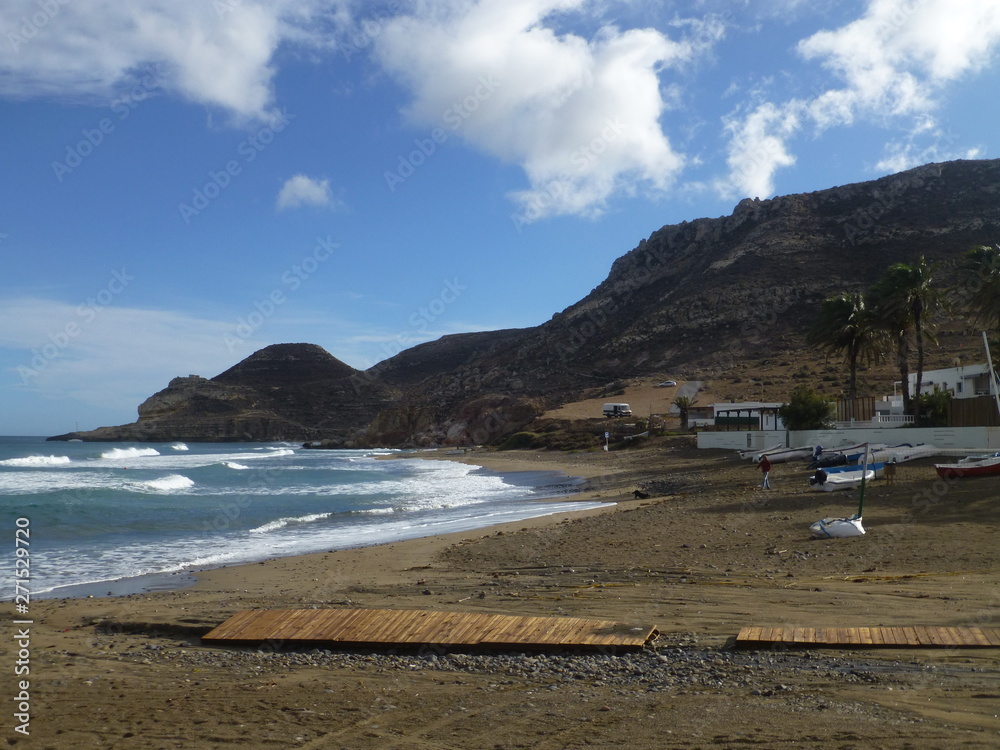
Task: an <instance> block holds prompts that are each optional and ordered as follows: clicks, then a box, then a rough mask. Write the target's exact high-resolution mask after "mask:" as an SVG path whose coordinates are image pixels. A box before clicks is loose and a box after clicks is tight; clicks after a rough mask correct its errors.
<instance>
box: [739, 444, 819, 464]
mask: <svg viewBox="0 0 1000 750" xmlns="http://www.w3.org/2000/svg"><path fill="white" fill-rule="evenodd" d="M812 454H813V448H812V446H811V445H806V446H803V447H801V448H781V449H779V450H774V451H767V452H766V453H764V454H763V455H765V456H767V460H768V461H770V462H771V463H772V464H783V463H786V462H788V461H804V460H805V459H807V458H812ZM753 461H754V463H760V457H758V458H755V459H754V460H753Z"/></svg>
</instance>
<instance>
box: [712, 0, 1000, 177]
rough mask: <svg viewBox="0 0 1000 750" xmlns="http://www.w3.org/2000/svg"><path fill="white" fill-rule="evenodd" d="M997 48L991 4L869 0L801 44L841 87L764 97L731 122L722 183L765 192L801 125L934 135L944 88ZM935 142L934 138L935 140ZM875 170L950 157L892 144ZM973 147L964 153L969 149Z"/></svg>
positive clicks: (790, 159)
mask: <svg viewBox="0 0 1000 750" xmlns="http://www.w3.org/2000/svg"><path fill="white" fill-rule="evenodd" d="M998 44H1000V2H997V0H988V1H983V0H920V1H919V2H918V1H916V0H870V2H869V3H868V5H867V8H866V10H865V12H864V14H863V15H861V16H860V17H859V18H858V19H856V20H854V21H852V22H851V23H848V24H845V25H844V26H842V27H840V28H838V29H835V30H828V31H819V32H817V33H815V34H813V35H812V36H810V37H808V38H806V39H803V40H802V41H801V42H799V44H798V46H797V51H798V53H799V54H800V55H801V56H802V57H803V58H804V59H805V60H806V61H814V62H818V63H819V64H820V65H821V66H822V67H823V68H824V69H826V70H827V71H828V72H830V73H833V74H834V76H835V77H836V79H837V80H838V81H839V83H840V84H841V85H840V86H834V87H830V88H828V89H827V90H825V91H822V92H820V93H818V94H816V95H815V96H814V97H812V98H810V99H805V100H789V101H785V102H782V103H773V102H767V103H765V104H763V105H761V106H759V107H757V108H756V109H754V110H752V111H751V112H749V114H743V113H739V112H737V113H735V114H734V115H732V116H730V118H728V119H727V123H726V130H727V131H728V132H729V133H730V144H729V160H728V161H729V166H730V175H729V177H728V179H727V180H724V181H720V183H719V184H720V185H721V186H722V189H723V191H724V192H725V191H727V190H731V189H732V188H733V187H736V188H738V189H742V190H744V191H745V192H746V194H748V195H752V194H753V191H754V190H756V191H762V194H769V191H771V190H773V185H774V183H773V179H772V178H773V175H774V172H775V171H776V170H777V169H779V168H781V167H784V166H789V165H790V164H793V163H794V161H795V160H794V156H793V155H792V154H791V149H790V148H789V146H788V141H789V140H790V139H791V138H792V137H793V136H794V135H796V134H797V133H798V132H799V131H800V130H801V129H802V128H803V127H804V126H805V125H806V124H807V123H811V124H812V125H813V126H814V127H815V129H816V130H817V131H822V130H825V129H828V128H831V127H837V126H850V125H854V124H856V123H857V122H858V121H860V120H864V121H869V122H875V123H877V124H879V125H881V126H883V127H899V126H900V125H902V126H903V128H904V129H905V130H907V131H909V133H910V138H911V141H912V139H913V138H914V137H915V136H916V135H917V134H920V133H921V132H922V133H923V135H924V136H928V134H932V133H935V132H938V131H939V126H938V125H937V123H936V122H935V121H934V113H935V111H936V110H937V108H938V106H939V101H938V100H939V98H940V97H941V96H942V95H943V94H944V93H945V92H946V89H947V86H948V85H949V84H950V83H952V82H954V81H956V80H958V79H960V78H963V77H967V76H969V75H973V74H975V73H977V72H979V71H980V70H982V69H983V68H984V67H986V66H987V65H988V64H990V63H991V62H992V61H993V59H994V57H995V54H996V49H997V46H998ZM934 138H935V141H940V140H941V139H940V137H939V136H934ZM889 151H890V152H891V153H890V154H889V155H888V156H887V157H886V158H885V159H883V160H882V161H881V162H880V163H879V165H878V166H879V168H880V169H895V168H899V167H904V168H905V167H907V166H914V165H915V164H917V163H923V162H920V161H919V160H920V159H923V158H927V157H929V156H931V155H934V154H938V155H944V154H949V153H950V151H949V150H947V149H941V148H939V147H938V146H937V145H935V144H931V145H927V146H923V147H917V146H916V145H915V144H914V143H913V142H910V143H908V144H906V145H904V146H899V145H890V147H889ZM971 153H976V152H975V151H974V150H973V151H966V152H965V154H971Z"/></svg>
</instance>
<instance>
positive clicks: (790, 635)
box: [736, 627, 1000, 648]
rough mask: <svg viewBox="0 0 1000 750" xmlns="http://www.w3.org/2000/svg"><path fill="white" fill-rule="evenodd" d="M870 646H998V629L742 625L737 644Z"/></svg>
mask: <svg viewBox="0 0 1000 750" xmlns="http://www.w3.org/2000/svg"><path fill="white" fill-rule="evenodd" d="M777 643H783V644H786V645H788V644H791V645H795V646H807V647H808V646H872V647H875V648H899V647H905V648H1000V628H980V627H961V628H958V627H954V628H949V627H880V628H743V629H742V630H740V632H739V634H738V635H737V636H736V646H737V647H746V648H752V647H761V646H771V645H774V644H777Z"/></svg>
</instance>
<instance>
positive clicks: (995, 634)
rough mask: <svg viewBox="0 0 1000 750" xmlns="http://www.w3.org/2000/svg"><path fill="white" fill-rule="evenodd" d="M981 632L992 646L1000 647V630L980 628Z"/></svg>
mask: <svg viewBox="0 0 1000 750" xmlns="http://www.w3.org/2000/svg"><path fill="white" fill-rule="evenodd" d="M979 630H980V632H981V633H982V634H983V637H984V638H985V639H986V640H987V641H989V643H990V645H991V646H1000V628H980V629H979Z"/></svg>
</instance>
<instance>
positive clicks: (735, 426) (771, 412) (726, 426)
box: [712, 401, 785, 430]
mask: <svg viewBox="0 0 1000 750" xmlns="http://www.w3.org/2000/svg"><path fill="white" fill-rule="evenodd" d="M782 406H784V404H780V403H773V402H771V403H768V402H763V401H743V402H741V403H735V402H732V401H730V402H723V403H720V404H712V410H713V412H714V413H715V419H714V423H715V428H716V429H717V430H720V429H721V430H784V429H785V424H784V423H783V422H782V421H781V417H779V416H778V410H779V409H780V408H781V407H782Z"/></svg>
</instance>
